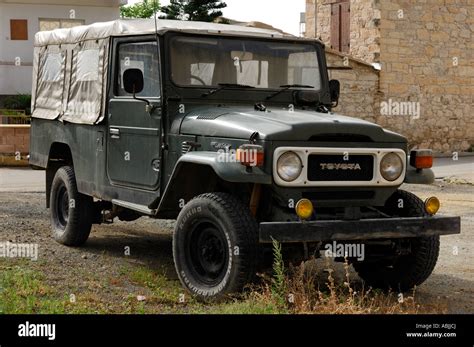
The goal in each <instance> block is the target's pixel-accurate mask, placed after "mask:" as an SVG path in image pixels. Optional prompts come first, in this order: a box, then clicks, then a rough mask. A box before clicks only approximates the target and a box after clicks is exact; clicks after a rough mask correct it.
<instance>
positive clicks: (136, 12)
mask: <svg viewBox="0 0 474 347" xmlns="http://www.w3.org/2000/svg"><path fill="white" fill-rule="evenodd" d="M159 8H160V4H159V2H158V0H143V2H138V3H136V4H133V5H131V6H121V7H120V17H122V18H152V17H153V15H154V14H155V13H156V12H157V11H158V9H159Z"/></svg>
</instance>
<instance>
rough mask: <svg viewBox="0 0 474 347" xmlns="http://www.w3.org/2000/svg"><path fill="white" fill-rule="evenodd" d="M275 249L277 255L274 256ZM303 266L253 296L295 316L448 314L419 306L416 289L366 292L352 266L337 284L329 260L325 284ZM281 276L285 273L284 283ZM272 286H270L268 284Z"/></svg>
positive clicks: (266, 281)
mask: <svg viewBox="0 0 474 347" xmlns="http://www.w3.org/2000/svg"><path fill="white" fill-rule="evenodd" d="M275 250H276V248H275V245H274V253H275ZM307 264H308V263H302V264H300V265H299V266H296V267H295V266H290V267H289V269H288V270H285V269H284V268H281V269H280V271H276V270H277V269H275V268H276V265H275V264H274V269H273V270H274V273H275V274H276V275H277V276H276V278H275V275H274V276H273V278H272V279H271V280H269V279H268V278H267V279H264V284H263V285H262V288H261V289H260V290H257V291H254V292H252V294H251V295H252V296H253V298H254V299H255V298H256V299H257V300H259V301H261V302H266V303H271V302H272V303H274V304H276V305H277V306H278V307H279V308H280V311H281V312H288V313H295V314H314V313H316V314H417V313H446V312H447V308H446V307H443V305H441V304H440V303H433V304H422V303H419V302H417V298H416V289H415V290H413V291H412V292H411V293H403V294H401V293H395V292H391V291H389V292H384V291H381V290H374V289H372V288H365V287H364V285H363V283H362V282H361V281H360V280H353V279H352V278H351V274H350V264H349V263H348V262H347V261H346V262H345V263H344V277H343V278H342V279H339V280H336V279H335V276H333V273H334V270H333V269H332V268H331V264H330V262H329V260H328V258H326V262H325V270H324V271H325V272H326V273H327V278H326V279H325V280H324V283H321V281H320V280H319V281H318V279H317V278H318V276H317V274H316V273H315V270H314V268H312V267H311V266H307ZM281 272H284V273H285V276H284V280H283V281H282V280H281ZM269 283H270V284H269Z"/></svg>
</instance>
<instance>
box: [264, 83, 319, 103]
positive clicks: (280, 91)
mask: <svg viewBox="0 0 474 347" xmlns="http://www.w3.org/2000/svg"><path fill="white" fill-rule="evenodd" d="M280 88H282V89H280V90H279V91H277V92H275V93H273V94H272V95H269V96H267V98H266V100H270V99H272V98H274V97H275V96H277V95H280V94H281V93H283V92H285V91H287V90H288V89H290V88H314V86H310V85H305V84H284V85H282V86H280Z"/></svg>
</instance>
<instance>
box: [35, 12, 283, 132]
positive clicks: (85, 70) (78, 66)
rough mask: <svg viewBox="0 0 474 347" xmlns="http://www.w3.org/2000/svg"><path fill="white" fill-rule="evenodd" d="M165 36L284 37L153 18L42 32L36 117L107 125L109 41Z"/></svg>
mask: <svg viewBox="0 0 474 347" xmlns="http://www.w3.org/2000/svg"><path fill="white" fill-rule="evenodd" d="M167 31H183V32H191V33H218V34H225V35H239V36H257V37H284V36H285V35H286V34H284V33H282V32H279V31H276V30H270V29H262V28H252V27H244V26H237V25H226V24H215V23H203V22H191V21H173V20H157V22H156V24H155V21H154V20H153V19H133V20H123V19H121V20H116V21H111V22H104V23H95V24H91V25H83V26H78V27H74V28H71V29H56V30H53V31H43V32H38V33H37V34H36V35H35V49H34V60H33V92H32V110H33V114H32V116H33V117H35V118H43V119H58V120H60V121H68V122H71V123H78V124H96V123H98V122H100V121H102V120H103V118H104V116H105V108H106V105H105V103H106V85H107V74H108V66H109V62H108V51H109V45H110V37H112V36H126V35H146V34H154V33H155V32H156V33H158V34H159V35H161V34H163V33H165V32H167Z"/></svg>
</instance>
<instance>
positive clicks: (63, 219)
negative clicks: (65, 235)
mask: <svg viewBox="0 0 474 347" xmlns="http://www.w3.org/2000/svg"><path fill="white" fill-rule="evenodd" d="M56 214H57V216H58V218H57V220H58V222H59V225H60V226H61V227H62V228H63V229H64V228H66V225H67V222H68V219H69V194H68V192H67V189H66V187H65V186H64V184H63V185H61V186H60V187H59V190H58V195H57V199H56Z"/></svg>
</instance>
